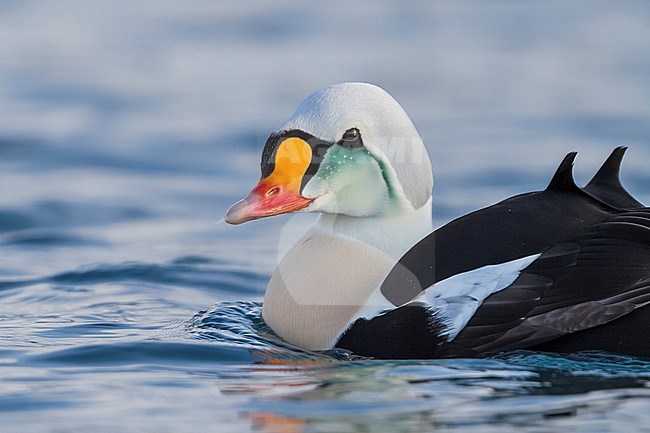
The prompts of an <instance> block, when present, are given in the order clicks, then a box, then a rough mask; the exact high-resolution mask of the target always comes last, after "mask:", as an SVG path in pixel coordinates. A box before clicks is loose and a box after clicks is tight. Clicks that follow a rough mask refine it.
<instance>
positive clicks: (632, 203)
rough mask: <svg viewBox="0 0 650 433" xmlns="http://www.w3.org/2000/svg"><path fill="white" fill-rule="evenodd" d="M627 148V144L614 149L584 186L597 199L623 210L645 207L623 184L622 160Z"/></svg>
mask: <svg viewBox="0 0 650 433" xmlns="http://www.w3.org/2000/svg"><path fill="white" fill-rule="evenodd" d="M626 150H627V147H625V146H620V147H617V148H616V149H614V151H613V152H612V154H611V155H609V158H607V160H606V161H605V162H604V163H603V165H602V167H600V169H599V170H598V172H597V173H596V175H595V176H594V177H593V179H591V180H590V181H589V183H588V184H587V186H585V187H584V188H583V190H584V191H585V192H586V193H588V194H589V195H591V196H592V197H594V198H596V199H597V200H600V201H601V202H603V203H607V204H608V205H609V206H613V207H616V208H619V209H622V210H627V209H636V208H640V207H643V204H642V203H641V202H639V201H638V200H636V199H635V198H634V197H632V196H631V195H630V193H628V192H627V191H626V190H625V188H624V187H623V185H622V184H621V178H620V170H621V162H622V161H623V156H624V155H625V151H626Z"/></svg>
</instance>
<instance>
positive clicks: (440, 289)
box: [411, 253, 541, 341]
mask: <svg viewBox="0 0 650 433" xmlns="http://www.w3.org/2000/svg"><path fill="white" fill-rule="evenodd" d="M540 255H541V253H540V254H534V255H532V256H527V257H522V258H521V259H517V260H512V261H510V262H505V263H500V264H498V265H488V266H483V267H482V268H478V269H473V270H471V271H467V272H463V273H462V274H456V275H453V276H451V277H449V278H447V279H445V280H442V281H439V282H437V283H436V284H434V285H433V286H431V287H429V288H427V289H426V290H425V291H423V292H422V293H420V294H419V295H418V296H417V297H416V298H415V299H413V301H411V302H422V303H424V304H425V305H427V306H428V307H429V308H431V310H433V311H434V312H435V314H436V315H437V316H438V317H439V318H440V319H441V320H443V321H444V323H446V324H447V326H448V333H447V339H448V341H452V340H453V339H454V338H456V336H457V335H458V333H459V332H460V331H462V330H463V328H465V326H466V325H467V322H469V320H470V319H471V318H472V316H474V313H476V310H478V308H479V307H480V306H481V304H482V303H483V301H484V300H485V298H487V297H488V296H490V295H491V294H493V293H497V292H499V291H501V290H503V289H505V288H506V287H508V286H509V285H511V284H512V283H513V282H514V281H515V280H516V279H517V277H518V276H519V274H520V273H521V271H522V270H523V269H524V268H526V267H527V266H528V265H530V264H531V263H532V262H534V261H535V260H536V259H537V258H538V257H539V256H540Z"/></svg>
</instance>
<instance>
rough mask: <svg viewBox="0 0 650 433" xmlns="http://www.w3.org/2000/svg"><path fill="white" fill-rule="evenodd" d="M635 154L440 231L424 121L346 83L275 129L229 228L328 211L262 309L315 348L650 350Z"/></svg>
mask: <svg viewBox="0 0 650 433" xmlns="http://www.w3.org/2000/svg"><path fill="white" fill-rule="evenodd" d="M624 153H625V148H617V149H615V150H614V152H613V153H612V154H611V156H610V157H609V158H608V159H607V161H606V162H605V163H604V165H603V166H602V167H601V169H600V170H599V171H598V173H597V174H596V175H595V177H594V178H593V179H592V180H591V182H589V184H588V185H587V186H585V187H584V188H579V187H578V186H577V185H576V184H575V182H574V180H573V175H572V166H573V161H574V158H575V155H576V154H575V153H570V154H568V155H567V156H566V157H565V158H564V160H563V161H562V163H561V164H560V166H559V168H558V169H557V171H556V173H555V175H554V176H553V178H552V180H551V182H550V184H549V185H548V187H547V188H546V189H545V190H544V191H539V192H533V193H528V194H522V195H518V196H515V197H511V198H509V199H507V200H505V201H502V202H500V203H497V204H495V205H493V206H490V207H488V208H485V209H481V210H479V211H476V212H473V213H470V214H468V215H465V216H463V217H461V218H458V219H456V220H454V221H452V222H450V223H449V224H447V225H445V226H443V227H441V228H439V229H438V230H436V231H435V232H433V233H431V230H432V222H431V192H432V186H433V178H432V173H431V164H430V162H429V157H428V154H427V151H426V149H425V147H424V145H423V143H422V141H421V139H420V136H419V134H418V132H417V131H416V129H415V127H414V126H413V124H412V122H411V120H410V119H409V117H408V116H407V114H406V113H405V112H404V110H403V109H402V108H401V107H400V105H399V104H398V103H397V102H396V101H395V100H394V99H393V98H392V97H391V96H390V95H388V93H386V92H385V91H384V90H382V89H380V88H379V87H376V86H373V85H370V84H363V83H345V84H338V85H334V86H331V87H328V88H325V89H323V90H320V91H318V92H316V93H314V94H312V95H311V96H309V97H307V99H305V100H304V101H303V102H302V104H301V105H300V106H299V107H298V109H297V110H296V112H295V113H294V114H293V115H292V116H291V117H290V118H289V120H287V121H286V122H285V123H284V124H283V125H282V126H281V127H280V128H279V129H278V130H277V131H275V132H274V133H272V134H271V136H270V137H269V139H268V141H267V142H266V145H265V147H264V151H263V154H262V166H261V168H262V177H261V180H260V182H259V184H258V185H257V187H256V188H255V189H254V190H253V191H252V192H251V193H250V195H249V196H248V197H247V198H245V199H244V200H242V201H240V202H238V203H237V204H235V205H233V206H232V207H231V208H230V210H229V211H228V214H227V216H226V221H228V222H229V223H232V224H239V223H242V222H245V221H248V220H252V219H256V218H262V217H266V216H271V215H277V214H282V213H287V212H295V211H311V212H320V213H321V214H320V216H319V218H318V220H317V221H316V223H315V224H314V226H313V227H312V228H311V229H310V230H309V231H308V232H307V233H306V234H305V235H304V236H303V237H302V238H301V239H300V240H299V241H298V242H297V243H296V244H295V245H294V246H293V248H292V249H291V250H290V251H289V252H288V253H287V254H286V256H285V257H284V258H283V260H282V261H281V262H280V264H279V265H278V267H277V269H276V271H275V273H274V274H273V277H272V278H271V281H270V283H269V286H268V289H267V292H266V295H265V298H264V307H263V313H262V315H263V318H264V319H265V321H266V322H267V323H268V324H269V325H270V326H271V328H272V329H273V330H274V331H275V332H277V333H278V334H279V335H280V336H281V337H282V338H284V339H286V340H287V341H289V342H291V343H294V344H296V345H299V346H301V347H305V348H307V349H318V350H321V349H330V348H333V347H340V348H345V349H349V350H351V351H353V352H354V353H357V354H360V355H365V356H373V357H379V358H438V357H457V356H484V355H489V354H493V353H497V352H502V351H505V350H512V349H522V348H529V349H541V350H550V351H576V350H586V349H599V350H609V351H614V352H619V353H626V354H632V355H650V340H649V339H647V338H646V330H647V329H649V328H650V326H649V325H650V310H649V308H650V307H646V305H647V304H648V302H650V209H649V208H646V207H644V206H643V205H642V204H641V203H639V202H638V201H637V200H635V199H634V198H633V197H632V196H630V195H629V194H628V193H627V192H626V191H625V189H624V188H623V187H622V186H621V184H620V181H619V166H620V163H621V160H622V157H623V154H624Z"/></svg>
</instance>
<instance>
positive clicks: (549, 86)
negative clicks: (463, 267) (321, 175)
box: [0, 0, 650, 433]
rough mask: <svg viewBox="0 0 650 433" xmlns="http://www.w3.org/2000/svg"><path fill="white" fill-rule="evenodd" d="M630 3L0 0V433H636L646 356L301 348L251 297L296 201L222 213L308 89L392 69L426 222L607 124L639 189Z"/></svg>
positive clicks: (648, 82) (642, 148)
mask: <svg viewBox="0 0 650 433" xmlns="http://www.w3.org/2000/svg"><path fill="white" fill-rule="evenodd" d="M649 16H650V9H649V7H648V4H647V2H644V1H642V0H638V1H622V2H599V1H597V2H594V1H577V2H563V1H560V0H557V1H555V0H550V1H545V2H517V1H494V2H479V1H465V2H457V1H438V2H430V1H424V0H422V1H413V2H391V1H388V0H383V1H372V2H371V1H370V0H365V1H361V2H343V1H334V2H320V3H314V2H311V3H308V2H303V3H298V2H290V1H278V2H270V3H268V4H266V3H264V4H261V3H260V2H252V1H240V2H225V1H224V2H221V1H208V0H205V1H196V2H192V3H191V6H189V5H188V4H183V3H182V2H156V1H153V0H138V1H130V2H126V1H125V2H122V1H116V2H86V1H64V0H60V1H57V2H31V1H4V2H0V40H1V41H2V44H0V82H1V83H2V86H0V257H1V259H2V260H1V261H0V431H2V432H88V431H100V432H185V431H214V432H227V433H230V432H249V431H250V432H253V431H254V432H283V433H292V432H328V433H329V432H369V431H370V432H391V433H392V432H423V431H450V432H451V431H458V432H488V431H489V432H492V431H498V432H522V431H530V432H555V431H562V432H564V431H577V432H606V431H612V432H619V431H626V432H634V431H645V429H647V426H648V425H650V410H648V409H650V389H649V388H648V384H649V383H650V362H648V361H646V360H643V359H635V358H629V357H621V356H616V355H612V354H605V353H579V354H572V355H563V356H560V355H553V354H542V353H533V352H516V353H510V354H503V355H501V356H498V357H495V358H492V359H485V360H465V359H458V360H443V361H426V362H424V361H412V362H386V361H375V360H364V359H358V358H356V357H354V356H353V355H350V354H347V353H344V352H333V353H325V354H323V353H309V352H305V351H303V350H300V349H298V348H295V347H291V346H290V345H287V344H286V343H283V342H282V341H280V340H279V339H278V338H276V337H275V336H274V335H273V333H272V332H271V331H270V330H269V329H268V328H267V327H266V326H265V325H264V323H263V321H262V320H261V318H260V305H261V304H260V303H261V299H262V296H263V293H264V289H265V286H266V282H267V281H268V278H269V276H270V274H271V272H272V271H273V268H274V266H275V264H276V263H277V261H278V258H279V257H281V255H282V254H283V252H284V251H286V249H287V248H288V247H289V246H290V245H291V242H292V240H293V239H296V238H297V237H298V236H299V234H300V232H301V230H304V229H305V228H306V227H307V226H308V225H309V224H310V222H311V221H312V217H311V216H308V215H300V216H292V217H289V216H283V217H276V218H272V219H268V220H261V221H255V222H252V223H248V224H245V225H243V226H239V227H231V226H228V225H226V224H225V223H224V222H223V219H222V218H223V213H224V212H225V210H226V209H227V207H228V206H229V205H230V204H231V203H232V202H234V201H236V200H237V199H239V198H240V197H241V196H242V195H244V194H245V193H247V191H248V190H249V189H250V188H251V187H252V186H253V184H254V183H255V182H256V180H257V178H258V176H259V173H258V170H259V165H258V164H259V155H260V153H261V150H262V147H263V144H264V140H265V139H266V136H267V135H268V133H269V131H270V130H272V129H273V128H275V127H276V126H277V125H278V124H280V123H281V122H282V121H283V120H284V118H286V117H287V116H288V115H289V114H290V113H291V111H292V110H293V109H294V108H295V106H296V105H297V104H298V103H299V102H300V100H301V99H302V98H303V97H304V96H305V95H307V94H308V93H310V92H312V91H314V90H316V89H318V88H321V87H323V86H325V85H328V84H331V83H335V82H340V81H349V80H363V81H370V82H374V83H377V84H380V85H382V86H383V87H385V88H386V89H388V90H389V91H390V92H391V93H392V94H393V95H394V96H395V97H396V98H397V99H398V100H399V101H400V102H401V103H402V104H403V106H404V107H405V108H406V110H407V111H408V112H409V114H410V115H411V117H412V119H413V120H414V122H415V124H416V125H417V127H418V129H419V131H420V133H421V135H422V136H423V138H424V140H425V142H426V143H427V146H428V148H429V151H430V154H431V157H432V160H433V164H434V169H435V178H436V186H435V206H434V208H435V209H434V221H435V224H436V225H438V226H439V225H441V224H443V223H444V222H446V221H449V220H450V219H452V218H454V217H456V216H459V215H462V214H463V213H466V212H469V211H471V210H474V209H477V208H479V207H482V206H486V205H489V204H491V203H493V202H495V201H498V200H500V199H502V198H504V197H507V196H510V195H513V194H516V193H520V192H524V191H529V190H535V189H541V188H543V187H544V186H545V184H546V183H547V182H548V179H549V178H550V176H551V174H552V172H553V170H554V169H555V166H556V164H557V163H559V161H560V160H561V158H562V157H563V155H564V154H565V153H566V152H569V151H572V150H578V151H579V152H580V154H579V157H578V162H577V165H576V177H577V179H578V181H579V182H585V181H587V180H588V179H589V177H590V176H591V175H592V174H593V173H594V172H595V170H596V169H597V167H598V165H599V163H600V162H602V160H604V158H605V157H606V156H607V154H608V153H609V152H610V151H611V149H613V148H614V147H615V146H618V145H627V146H629V151H628V155H627V157H626V160H625V162H624V171H623V181H624V183H625V184H626V185H627V186H628V188H629V190H630V191H631V192H632V193H633V194H634V195H635V196H637V197H638V198H639V199H640V200H641V201H643V202H645V203H650V172H649V171H648V169H647V167H648V165H649V164H650V146H649V144H650V103H649V102H650V74H648V70H650V56H649V55H648V54H650V19H648V17H649Z"/></svg>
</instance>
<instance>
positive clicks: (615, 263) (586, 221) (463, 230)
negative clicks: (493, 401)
mask: <svg viewBox="0 0 650 433" xmlns="http://www.w3.org/2000/svg"><path fill="white" fill-rule="evenodd" d="M624 153H625V148H617V149H615V150H614V152H613V153H612V155H611V156H610V157H609V158H608V160H607V161H606V162H605V164H603V167H601V169H600V170H599V171H598V173H597V174H596V176H594V179H592V181H591V182H590V183H589V184H588V185H587V186H586V187H585V188H584V189H581V188H579V187H578V186H577V185H576V184H575V182H574V180H573V174H572V167H573V161H574V159H575V156H576V154H575V153H570V154H568V155H567V156H566V157H565V158H564V160H563V161H562V163H561V164H560V166H559V167H558V169H557V171H556V173H555V175H554V176H553V179H552V180H551V182H550V183H549V185H548V187H547V188H546V190H544V191H540V192H534V193H529V194H523V195H519V196H516V197H512V198H510V199H507V200H505V201H503V202H500V203H497V204H495V205H493V206H490V207H488V208H486V209H482V210H479V211H476V212H473V213H471V214H468V215H466V216H463V217H461V218H459V219H457V220H454V221H452V222H451V223H449V224H447V225H445V226H444V227H441V228H440V229H438V230H436V231H435V232H434V233H432V234H430V235H429V236H427V237H426V238H425V239H423V240H422V241H420V242H419V243H418V244H416V245H415V246H414V247H413V248H412V249H411V250H410V251H409V252H407V253H406V254H405V255H404V257H402V259H400V261H399V263H398V264H397V265H396V266H395V267H394V268H393V270H392V271H391V272H390V274H389V275H388V276H387V278H386V279H385V281H384V282H383V283H382V286H381V291H382V293H383V294H384V296H386V298H387V299H388V300H390V301H391V302H392V303H393V304H395V305H396V306H401V305H404V304H407V303H408V302H409V301H411V300H412V299H413V298H414V297H416V296H417V295H418V294H419V293H420V292H421V291H422V290H426V289H427V288H428V287H431V286H432V285H433V284H435V283H436V282H439V281H442V280H444V279H446V278H449V277H451V276H453V275H456V274H459V273H463V272H467V271H470V270H473V269H477V268H480V267H483V266H486V265H494V264H500V263H505V262H509V261H512V260H515V259H519V258H521V257H526V256H530V255H534V254H541V256H540V257H539V258H538V259H537V260H536V261H535V262H533V263H532V264H531V265H530V266H528V267H527V268H526V269H524V270H523V272H522V273H521V275H520V276H519V278H517V280H516V281H515V282H514V283H513V284H512V285H510V286H509V287H507V288H505V289H503V290H502V291H499V292H498V293H495V294H493V295H491V296H489V297H488V298H487V299H486V300H485V301H484V302H483V304H482V305H481V306H480V307H479V309H478V310H477V311H476V313H475V314H474V316H473V317H472V319H470V321H469V322H468V323H467V325H466V326H465V327H464V329H463V330H462V331H461V332H460V333H459V334H458V336H457V337H456V338H455V339H454V340H453V341H452V342H445V341H443V340H442V339H441V338H440V336H439V335H437V336H434V337H432V338H433V340H434V341H435V342H436V345H437V346H436V351H435V356H437V357H440V356H442V357H449V356H468V355H469V356H482V355H486V354H491V353H496V352H500V351H503V350H511V349H516V348H526V347H528V348H530V347H542V346H539V345H541V344H544V343H545V342H549V341H551V343H552V342H553V341H558V342H564V343H563V344H564V347H565V348H566V349H568V350H572V348H574V347H577V346H576V344H575V339H573V340H567V338H566V336H579V335H580V334H585V333H587V332H589V333H591V334H590V335H592V336H591V337H590V342H591V343H590V345H589V346H587V347H585V348H591V349H599V348H603V349H605V350H607V349H609V348H610V346H608V345H606V344H601V345H600V346H598V347H597V346H596V345H595V342H598V341H602V340H603V338H602V337H603V335H602V330H604V329H605V327H606V326H610V325H609V324H611V323H618V322H619V321H620V320H621V319H620V318H621V317H623V318H624V319H625V320H628V321H629V320H630V319H629V318H635V317H637V318H638V317H641V318H643V320H645V317H648V316H650V312H648V313H645V310H648V309H644V308H642V307H643V306H645V304H646V303H648V302H650V209H648V208H644V207H643V205H642V204H641V203H640V202H638V201H637V200H635V199H634V198H633V197H632V196H630V195H629V193H627V191H625V189H624V188H623V187H622V185H621V184H620V181H619V166H620V162H621V159H622V156H623V154H624ZM417 308H421V307H417ZM648 308H650V307H648ZM641 313H643V314H641ZM404 314H405V313H403V312H402V311H401V309H397V310H394V312H391V313H386V315H385V316H384V317H383V318H382V319H381V320H382V326H386V323H383V322H387V321H388V319H390V318H391V317H392V319H391V320H390V321H391V322H395V323H397V322H399V320H400V316H401V315H404ZM389 315H390V316H389ZM393 316H394V317H393ZM377 319H378V318H375V319H372V320H369V321H365V322H364V323H363V326H364V328H366V329H367V328H372V326H373V322H374V321H375V320H377ZM615 319H619V320H615ZM396 321H397V322H396ZM626 323H627V322H626ZM646 323H650V318H649V319H648V320H646ZM356 325H357V324H355V325H353V326H352V328H350V330H349V333H350V334H353V333H356V332H358V331H360V328H357V330H355V326H356ZM441 326H442V327H444V323H441V322H440V321H438V320H437V319H436V317H435V314H434V317H432V318H431V321H430V326H429V327H428V330H427V331H426V333H425V334H427V335H433V334H435V332H438V331H439V329H440V328H441ZM629 326H632V325H629ZM415 328H416V327H411V328H409V327H408V326H401V325H400V329H401V331H400V333H401V335H403V336H405V337H404V339H405V341H406V340H409V341H413V339H410V338H407V337H408V335H407V334H410V333H412V334H413V336H414V337H415V336H419V338H421V337H422V336H423V331H422V330H420V329H415ZM409 329H410V330H409ZM608 329H609V328H608ZM643 329H646V328H645V327H644V328H643ZM597 330H600V331H597ZM361 334H365V332H361V333H360V338H361V337H362V336H361ZM563 336H564V337H563ZM634 337H637V338H638V334H634V335H631V337H630V338H634ZM563 338H564V340H563ZM645 340H647V339H645V338H644V341H645ZM368 344H369V343H367V344H366V346H368ZM545 344H547V345H548V344H550V343H545ZM628 344H631V345H634V344H633V343H628ZM376 345H377V346H378V347H379V346H380V347H382V352H381V356H382V357H409V356H408V355H407V354H405V353H404V352H403V351H404V350H405V349H404V347H400V353H399V354H398V353H396V352H395V353H392V355H391V353H390V350H388V352H387V351H386V350H387V349H386V346H384V345H382V343H381V341H377V343H376ZM352 346H354V344H352ZM371 346H373V345H372V344H370V346H368V347H365V348H364V352H365V354H367V355H369V356H373V350H372V347H371ZM401 346H403V345H401ZM637 346H638V345H637ZM548 347H550V346H548ZM618 347H621V346H620V345H619V346H618ZM348 348H350V349H351V350H354V347H348ZM639 350H640V352H641V353H646V354H648V353H650V342H648V343H644V345H643V347H641V348H640V349H639ZM431 353H433V351H431ZM418 354H419V355H420V356H421V353H414V355H418ZM398 355H399V356H398Z"/></svg>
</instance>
